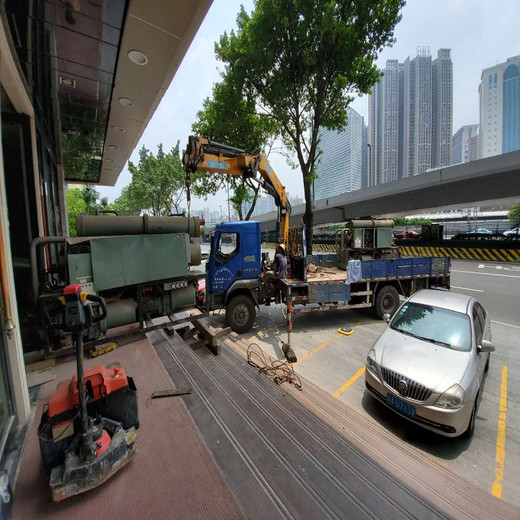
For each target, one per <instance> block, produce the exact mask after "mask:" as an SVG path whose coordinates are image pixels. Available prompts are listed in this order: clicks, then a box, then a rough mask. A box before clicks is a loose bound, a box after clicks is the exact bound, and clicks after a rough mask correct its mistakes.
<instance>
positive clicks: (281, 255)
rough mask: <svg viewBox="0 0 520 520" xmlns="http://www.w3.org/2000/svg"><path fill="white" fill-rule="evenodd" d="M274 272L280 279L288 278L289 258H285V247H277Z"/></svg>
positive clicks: (281, 245)
mask: <svg viewBox="0 0 520 520" xmlns="http://www.w3.org/2000/svg"><path fill="white" fill-rule="evenodd" d="M274 271H275V273H276V277H277V278H278V279H281V278H287V257H286V256H285V245H284V244H279V245H278V246H276V254H275V255H274Z"/></svg>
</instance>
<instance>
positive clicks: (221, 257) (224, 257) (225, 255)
mask: <svg viewBox="0 0 520 520" xmlns="http://www.w3.org/2000/svg"><path fill="white" fill-rule="evenodd" d="M238 238H239V235H238V233H220V235H219V237H218V244H217V254H216V259H217V260H218V261H219V262H227V261H228V260H230V259H231V258H233V257H234V256H235V255H236V254H237V253H238V247H239V244H238V242H239V240H238Z"/></svg>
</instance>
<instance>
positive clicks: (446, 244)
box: [265, 240, 520, 263]
mask: <svg viewBox="0 0 520 520" xmlns="http://www.w3.org/2000/svg"><path fill="white" fill-rule="evenodd" d="M397 246H398V247H399V251H400V253H401V256H434V257H441V256H449V257H450V258H453V259H457V260H481V261H482V260H483V261H486V262H519V263H520V241H518V240H511V241H505V240H504V241H502V240H501V241H491V240H490V241H481V240H460V241H459V240H439V241H436V242H421V241H420V240H398V241H397ZM265 247H267V248H271V249H275V248H276V244H274V243H267V244H265ZM312 250H313V252H315V253H320V252H322V253H335V252H336V246H335V245H334V244H319V243H316V242H313V244H312Z"/></svg>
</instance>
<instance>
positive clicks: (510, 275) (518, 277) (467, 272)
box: [451, 269, 520, 280]
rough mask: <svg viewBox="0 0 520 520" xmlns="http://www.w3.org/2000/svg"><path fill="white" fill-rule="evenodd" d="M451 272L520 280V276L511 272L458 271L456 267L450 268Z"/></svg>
mask: <svg viewBox="0 0 520 520" xmlns="http://www.w3.org/2000/svg"><path fill="white" fill-rule="evenodd" d="M451 272H452V273H464V274H480V275H484V276H501V277H502V278H516V279H517V280H520V276H514V275H512V274H496V273H478V272H477V271H458V270H457V269H452V270H451Z"/></svg>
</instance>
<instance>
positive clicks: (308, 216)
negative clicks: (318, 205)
mask: <svg viewBox="0 0 520 520" xmlns="http://www.w3.org/2000/svg"><path fill="white" fill-rule="evenodd" d="M303 193H304V196H305V213H304V214H303V223H304V224H305V239H306V242H307V254H308V255H312V228H313V224H314V211H313V208H312V180H311V176H310V175H305V174H304V177H303Z"/></svg>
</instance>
